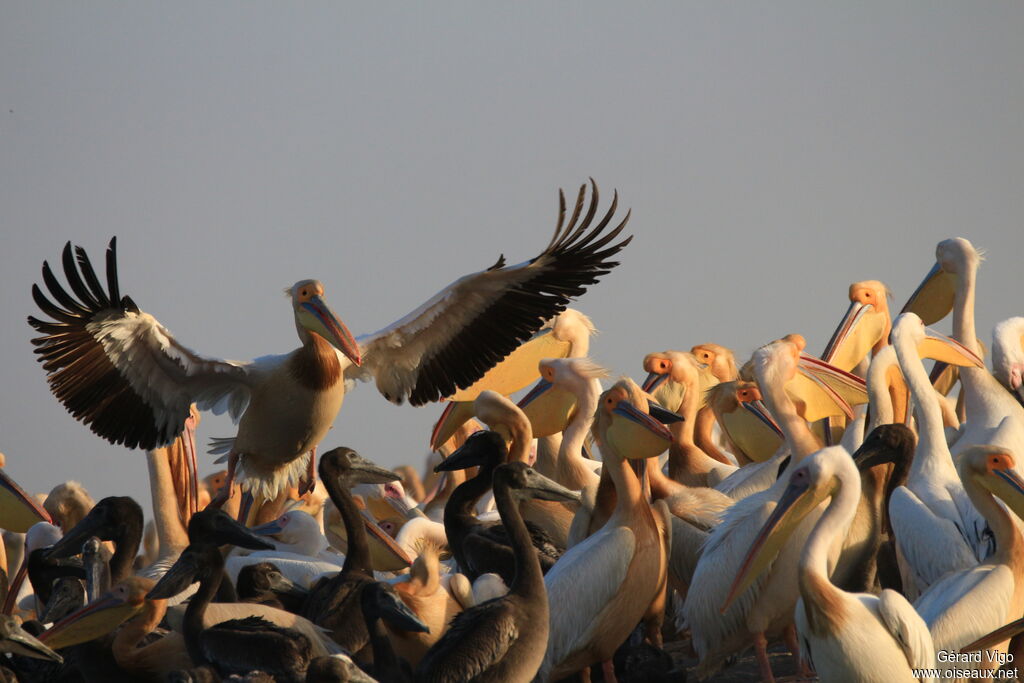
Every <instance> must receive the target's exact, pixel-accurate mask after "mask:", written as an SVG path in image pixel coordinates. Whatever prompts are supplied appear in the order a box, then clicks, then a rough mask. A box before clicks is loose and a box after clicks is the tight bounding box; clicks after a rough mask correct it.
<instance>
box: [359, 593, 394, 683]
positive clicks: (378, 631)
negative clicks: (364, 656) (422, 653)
mask: <svg viewBox="0 0 1024 683" xmlns="http://www.w3.org/2000/svg"><path fill="white" fill-rule="evenodd" d="M363 618H364V619H365V620H366V632H367V634H369V636H370V647H371V649H372V650H373V675H374V676H375V677H376V678H377V679H379V680H382V681H400V680H402V670H401V667H400V666H399V664H398V660H397V658H396V657H395V649H394V648H393V647H391V641H390V640H389V639H388V634H387V630H386V629H385V628H384V624H383V623H381V620H380V616H379V615H377V614H367V613H366V611H365V610H364V611H363Z"/></svg>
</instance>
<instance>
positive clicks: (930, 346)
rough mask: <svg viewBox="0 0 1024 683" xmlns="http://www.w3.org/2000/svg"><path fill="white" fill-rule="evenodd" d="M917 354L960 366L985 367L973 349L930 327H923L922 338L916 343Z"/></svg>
mask: <svg viewBox="0 0 1024 683" xmlns="http://www.w3.org/2000/svg"><path fill="white" fill-rule="evenodd" d="M917 355H919V356H920V357H921V358H931V359H933V360H937V361H940V362H942V363H946V364H948V365H956V366H958V367H962V368H963V367H968V368H969V367H976V368H983V367H985V361H983V360H982V359H981V357H980V356H979V355H978V354H976V353H975V352H974V351H971V350H970V349H969V348H967V347H966V346H964V345H963V344H961V343H960V342H958V341H957V340H955V339H953V338H951V337H947V336H946V335H944V334H939V333H938V332H936V331H935V330H931V329H925V336H924V339H922V340H921V342H920V343H919V344H918V345H917Z"/></svg>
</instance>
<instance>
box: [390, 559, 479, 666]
mask: <svg viewBox="0 0 1024 683" xmlns="http://www.w3.org/2000/svg"><path fill="white" fill-rule="evenodd" d="M440 552H441V549H440V547H438V546H437V545H436V544H434V543H430V542H424V543H421V544H420V548H419V555H418V556H417V557H416V560H415V561H414V562H413V563H412V568H411V569H410V570H409V574H408V575H406V576H404V577H402V578H401V579H400V580H399V581H396V582H395V583H394V584H392V585H393V586H394V588H395V590H396V591H397V592H398V596H399V597H400V598H401V599H402V602H404V603H405V604H406V605H407V606H408V607H409V609H411V610H412V611H413V612H415V613H416V616H417V617H418V618H419V619H420V621H421V622H423V623H424V624H425V625H426V626H427V627H428V629H429V630H428V631H420V632H416V631H408V630H401V629H397V628H389V629H388V631H389V635H390V636H391V642H392V644H393V645H394V647H395V651H396V652H397V653H398V654H399V655H400V656H401V657H403V658H404V659H406V660H407V661H408V662H409V663H410V664H411V665H412V666H413V667H415V666H416V665H418V664H419V662H420V660H421V659H423V655H425V654H426V653H427V650H429V649H430V647H431V646H432V645H433V644H434V643H436V642H437V641H438V640H440V638H441V636H442V635H444V632H445V631H446V630H447V628H448V624H449V623H451V620H452V619H453V618H454V617H455V615H456V614H458V613H459V612H461V611H462V609H463V607H464V606H463V605H462V604H461V602H459V600H458V598H457V597H456V595H455V593H456V590H458V589H457V588H454V587H453V583H454V582H455V581H456V579H455V577H456V576H462V575H461V574H446V575H442V574H441V564H440V559H439V554H440ZM467 583H468V582H467ZM463 589H464V588H463ZM470 590H472V588H471V587H470ZM464 597H465V596H463V598H464ZM385 626H387V624H385Z"/></svg>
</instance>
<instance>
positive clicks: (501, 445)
mask: <svg viewBox="0 0 1024 683" xmlns="http://www.w3.org/2000/svg"><path fill="white" fill-rule="evenodd" d="M507 457H508V448H507V447H506V446H505V439H504V437H502V436H501V435H500V434H498V433H497V432H492V431H490V430H489V429H488V430H483V431H479V432H476V433H475V434H471V435H470V436H469V438H467V439H466V443H464V444H462V446H460V447H459V448H458V450H456V451H455V452H454V453H452V454H451V455H449V456H448V457H447V458H445V459H444V460H442V461H441V462H439V463H438V464H437V467H435V468H434V471H435V472H452V471H454V470H464V469H468V468H470V467H482V466H483V465H486V464H487V463H489V462H491V461H492V460H494V461H496V462H499V463H501V462H505V459H506V458H507Z"/></svg>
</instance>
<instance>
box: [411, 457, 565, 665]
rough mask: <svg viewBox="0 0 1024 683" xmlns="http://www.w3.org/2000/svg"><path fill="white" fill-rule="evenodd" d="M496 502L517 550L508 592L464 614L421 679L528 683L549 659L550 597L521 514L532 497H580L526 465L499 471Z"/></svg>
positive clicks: (514, 464) (427, 662)
mask: <svg viewBox="0 0 1024 683" xmlns="http://www.w3.org/2000/svg"><path fill="white" fill-rule="evenodd" d="M493 486H494V500H495V503H496V504H497V506H498V513H499V514H500V515H501V519H502V521H503V522H504V523H505V528H506V529H507V530H508V535H509V538H510V539H511V541H512V548H513V550H514V552H515V561H516V572H515V580H514V581H513V582H512V585H511V586H510V587H509V592H508V594H506V595H504V596H502V597H500V598H496V599H494V600H488V601H487V602H485V603H483V604H480V605H477V606H475V607H471V608H470V609H467V610H466V611H464V612H461V613H459V615H458V616H456V617H455V619H453V620H452V624H451V626H450V627H449V629H448V632H447V633H445V635H444V636H443V637H442V638H441V640H439V641H437V643H436V644H435V645H434V647H432V648H431V649H430V650H429V651H428V652H427V654H426V656H424V658H423V660H422V661H421V662H420V665H419V667H418V668H417V670H416V680H417V681H436V682H449V681H451V682H454V681H465V680H474V681H481V682H482V681H528V680H530V679H532V678H533V676H534V675H536V673H537V670H538V669H539V668H540V664H541V661H542V660H543V659H544V648H545V646H546V645H547V640H548V599H547V592H546V591H545V590H544V575H543V574H541V571H540V563H539V562H538V561H537V554H536V552H535V551H534V548H533V544H532V543H531V542H530V533H529V531H527V529H526V524H525V523H524V522H523V517H522V515H521V514H520V512H519V502H520V501H521V500H523V499H525V498H528V497H537V498H542V499H545V500H554V501H576V500H578V498H579V496H578V494H576V493H573V492H572V491H569V490H568V489H566V488H565V487H563V486H561V485H560V484H556V483H555V482H553V481H551V480H550V479H548V478H547V477H544V476H543V475H541V474H539V473H538V472H536V471H535V470H534V469H533V468H531V467H530V466H528V465H526V464H525V463H521V462H512V463H508V464H505V465H501V466H499V467H498V468H497V469H496V470H495V471H494V478H493Z"/></svg>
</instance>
